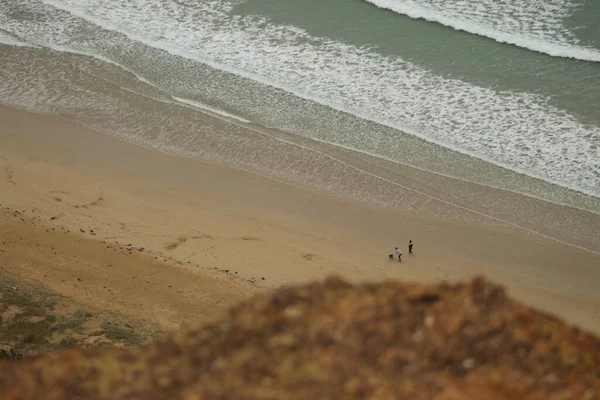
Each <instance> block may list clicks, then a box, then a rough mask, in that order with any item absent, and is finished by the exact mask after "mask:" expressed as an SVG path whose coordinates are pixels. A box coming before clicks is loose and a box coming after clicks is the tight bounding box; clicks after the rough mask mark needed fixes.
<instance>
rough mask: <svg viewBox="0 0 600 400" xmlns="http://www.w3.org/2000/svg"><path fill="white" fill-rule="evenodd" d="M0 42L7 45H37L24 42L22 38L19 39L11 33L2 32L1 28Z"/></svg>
mask: <svg viewBox="0 0 600 400" xmlns="http://www.w3.org/2000/svg"><path fill="white" fill-rule="evenodd" d="M0 43H1V44H6V45H9V46H18V47H33V48H35V47H37V46H34V45H32V44H30V43H26V42H24V41H22V40H19V39H18V38H16V37H14V36H12V35H9V34H7V33H5V32H2V31H1V30H0Z"/></svg>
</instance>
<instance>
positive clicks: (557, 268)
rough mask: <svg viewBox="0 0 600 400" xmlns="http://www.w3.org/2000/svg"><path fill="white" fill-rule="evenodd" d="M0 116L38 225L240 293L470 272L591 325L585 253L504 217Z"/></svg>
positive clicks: (13, 188) (10, 186)
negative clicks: (325, 189) (177, 267)
mask: <svg viewBox="0 0 600 400" xmlns="http://www.w3.org/2000/svg"><path fill="white" fill-rule="evenodd" d="M0 116H2V117H3V119H4V120H5V121H7V124H5V127H3V128H0V156H1V157H2V159H0V162H1V163H2V168H3V169H4V176H3V179H0V193H2V198H1V201H0V204H1V205H2V207H7V206H8V207H10V208H11V209H14V208H18V209H23V210H36V211H35V212H31V211H29V213H32V215H33V214H35V216H36V218H40V219H41V221H40V224H42V225H43V226H44V227H47V228H49V229H51V228H55V229H56V228H58V227H59V226H61V227H63V228H64V229H68V230H70V231H71V233H70V235H75V237H78V238H80V237H82V236H83V237H85V238H86V240H92V241H100V242H102V241H104V242H106V243H107V245H114V244H115V243H117V242H118V243H120V244H122V245H123V244H129V243H132V244H133V245H134V246H136V247H138V248H139V247H143V248H144V249H145V251H148V252H150V253H151V254H154V255H155V256H164V257H165V259H168V260H173V262H174V263H175V264H177V263H178V262H181V263H183V264H187V263H188V262H189V263H190V264H192V265H195V266H197V267H196V268H197V269H195V270H194V271H195V272H194V273H197V274H199V275H201V276H204V275H205V274H206V273H208V274H210V273H212V272H214V271H225V270H228V273H227V274H226V275H234V276H237V278H236V279H238V280H240V281H241V282H242V283H244V285H245V284H247V285H249V286H250V287H251V289H248V292H246V293H247V294H246V295H251V293H254V292H255V291H260V290H271V289H276V288H278V287H280V286H282V285H286V284H289V283H302V282H306V281H310V280H314V279H321V278H324V277H325V276H327V275H331V274H335V275H341V276H342V277H344V278H346V279H349V280H351V281H356V282H360V281H379V280H382V279H401V280H407V281H438V280H459V279H460V280H464V279H467V278H470V277H472V276H473V275H477V274H484V275H486V276H488V277H489V278H490V279H493V280H495V281H497V282H499V283H501V284H504V285H506V286H507V288H508V290H509V293H510V294H511V295H512V296H514V297H515V298H517V299H519V300H521V301H523V302H525V303H526V304H528V305H532V306H534V307H536V308H539V309H541V310H545V311H549V312H552V313H555V314H557V315H559V316H560V317H562V318H565V319H566V320H567V321H569V322H571V323H575V324H577V325H579V326H581V327H583V328H585V329H589V330H593V331H596V332H600V314H599V313H598V312H597V310H600V294H597V291H596V290H595V288H594V285H593V282H595V281H596V280H597V279H598V278H600V271H598V268H596V267H597V266H598V265H600V256H598V255H594V254H591V253H587V252H584V251H581V250H577V249H574V248H570V247H568V246H566V245H561V244H558V243H556V242H553V241H550V240H547V239H543V238H539V237H529V236H528V235H526V234H523V233H518V232H514V231H512V230H509V229H501V228H492V227H489V226H480V225H477V224H473V223H468V222H462V223H461V222H451V221H443V220H439V219H433V218H427V217H423V216H418V215H412V214H408V213H402V212H394V211H388V210H384V209H380V208H377V207H374V206H368V205H364V204H358V203H357V202H354V201H351V200H342V199H338V198H335V197H333V196H330V195H327V194H321V193H318V192H316V191H313V190H309V189H306V188H303V187H301V186H299V185H292V184H287V183H282V182H280V181H276V180H274V179H270V178H266V177H263V176H259V175H256V174H254V173H250V172H244V171H240V170H236V169H234V168H230V167H223V166H217V165H211V164H206V163H203V162H200V161H195V160H191V159H187V158H182V157H178V156H175V155H171V154H166V153H162V152H159V151H155V150H151V149H147V148H143V147H140V146H135V145H132V144H129V143H126V142H123V141H121V140H118V139H115V138H112V137H109V136H106V135H103V134H99V133H97V132H93V131H90V130H87V129H85V128H81V127H79V126H75V125H73V124H70V123H69V122H68V121H65V120H61V119H58V118H55V117H49V116H44V115H39V114H31V113H28V112H25V111H20V110H16V109H12V108H8V107H4V106H2V107H0ZM57 199H60V200H57ZM21 222H23V221H21ZM27 229H29V228H26V229H25V228H24V231H23V232H24V233H23V235H32V241H31V243H33V233H32V232H33V228H31V229H29V233H27V232H28V231H27ZM80 229H83V230H84V231H85V232H80ZM90 229H93V230H94V233H95V235H93V236H90V234H89V230H90ZM409 239H412V240H413V241H414V242H415V254H416V256H415V257H413V258H409V257H408V254H407V249H406V243H407V242H408V240H409ZM126 242H127V243H126ZM397 245H400V247H401V248H402V249H403V251H404V253H405V257H404V258H405V262H404V263H402V264H399V263H397V262H393V263H392V262H390V261H388V260H387V255H388V254H389V253H391V252H392V250H393V248H394V247H395V246H397ZM77 246H79V244H77V245H74V249H75V248H77ZM74 249H69V248H65V249H64V250H63V251H64V253H65V254H68V253H69V252H71V251H75V250H74ZM17 256H18V254H16V253H13V257H17ZM3 257H4V253H2V254H0V262H2V261H4V260H3ZM167 257H168V258H167ZM41 262H43V258H40V259H38V261H37V263H38V264H37V265H39V264H40V263H41ZM8 268H16V269H17V270H18V268H19V267H17V266H14V267H11V266H10V265H8ZM57 268H59V269H60V268H66V267H65V266H63V267H57ZM140 268H142V267H141V266H140ZM214 268H216V270H215V269H214ZM211 271H212V272H211ZM11 272H13V273H14V272H15V271H11ZM170 273H171V270H170V269H169V270H168V274H169V275H170ZM218 274H223V273H221V272H218ZM182 276H187V275H185V274H184V275H182ZM253 278H254V279H253ZM262 278H264V280H263V279H262ZM182 279H184V278H182ZM251 280H254V282H255V283H250V282H246V281H251ZM182 282H183V281H182ZM51 288H54V289H57V288H58V289H60V288H61V286H60V285H58V283H57V284H56V287H51ZM140 290H141V289H140ZM142 293H143V292H142ZM211 296H212V295H208V297H209V298H210V297H211ZM242 297H243V296H242ZM145 299H146V300H145V301H146V302H148V304H152V302H153V300H152V299H151V298H150V296H146V297H145ZM204 300H206V299H204ZM197 301H200V300H199V298H197ZM125 311H126V310H125Z"/></svg>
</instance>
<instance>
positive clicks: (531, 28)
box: [365, 0, 600, 62]
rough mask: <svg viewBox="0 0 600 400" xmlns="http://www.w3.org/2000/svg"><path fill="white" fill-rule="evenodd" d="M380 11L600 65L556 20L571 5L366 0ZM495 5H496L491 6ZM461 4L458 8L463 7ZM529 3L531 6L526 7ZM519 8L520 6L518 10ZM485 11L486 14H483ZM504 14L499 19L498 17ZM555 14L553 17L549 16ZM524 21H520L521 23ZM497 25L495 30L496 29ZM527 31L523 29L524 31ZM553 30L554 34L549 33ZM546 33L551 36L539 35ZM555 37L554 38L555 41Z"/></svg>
mask: <svg viewBox="0 0 600 400" xmlns="http://www.w3.org/2000/svg"><path fill="white" fill-rule="evenodd" d="M365 1H367V2H369V3H371V4H374V5H375V6H377V7H379V8H384V9H388V10H391V11H394V12H396V13H398V14H401V15H406V16H408V17H410V18H414V19H423V20H425V21H430V22H437V23H439V24H442V25H444V26H448V27H450V28H453V29H455V30H457V31H464V32H468V33H472V34H475V35H479V36H484V37H487V38H490V39H493V40H495V41H497V42H499V43H507V44H512V45H515V46H518V47H523V48H526V49H529V50H533V51H536V52H539V53H545V54H548V55H551V56H554V57H566V58H574V59H577V60H583V61H593V62H600V51H598V50H597V49H594V48H587V47H582V46H578V45H576V44H574V43H569V42H568V41H572V42H575V43H576V42H577V39H576V38H575V37H574V36H573V35H572V34H571V33H570V32H568V31H565V30H564V28H563V27H562V24H561V21H560V20H556V19H557V18H560V17H561V16H565V17H566V16H568V15H564V14H565V13H566V12H568V10H569V8H570V7H573V6H572V5H571V4H569V2H568V1H563V0H558V1H557V0H555V1H554V2H555V3H558V4H556V5H555V6H554V7H546V8H544V7H539V6H540V3H539V2H535V1H530V2H520V1H519V2H514V1H512V2H511V3H507V1H506V0H475V1H472V2H471V1H467V2H460V3H462V4H461V8H459V9H455V8H453V7H452V6H448V4H447V2H445V3H444V7H441V6H440V5H439V4H437V3H436V2H435V1H432V0H428V1H420V2H419V3H416V2H415V1H413V0H365ZM476 2H478V3H480V4H479V5H480V6H481V4H483V6H484V7H486V8H487V9H486V10H482V11H481V12H480V13H474V12H473V11H472V8H471V6H473V7H474V8H477V6H478V5H477V4H475V3H476ZM492 2H493V3H492ZM460 3H458V4H460ZM527 3H530V4H527ZM515 4H517V5H518V6H515ZM517 7H519V8H523V12H521V13H520V15H519V13H515V14H516V15H509V14H508V11H506V9H507V8H508V10H509V11H510V10H511V9H512V10H514V9H515V8H517ZM528 7H537V8H538V11H539V14H538V15H535V14H533V15H530V14H529V13H527V12H526V11H529V10H528ZM484 11H485V12H484ZM501 12H502V13H503V14H500V15H498V14H499V13H501ZM550 13H552V14H551V15H549V14H550ZM503 18H505V19H508V18H510V19H511V21H512V20H514V19H517V21H518V22H519V23H520V24H521V26H522V28H521V32H518V33H513V32H514V31H513V30H514V29H515V26H514V22H513V24H512V25H509V24H508V21H507V22H504V21H503V20H502V19H503ZM519 18H521V21H519ZM525 18H532V19H533V18H535V20H531V21H527V20H525ZM544 18H547V19H549V20H550V23H547V24H546V25H545V26H542V27H540V26H539V24H540V23H539V22H538V21H539V20H542V21H543V20H544ZM493 25H495V26H493ZM525 27H526V29H523V28H525ZM552 28H554V30H555V32H551V31H550V32H548V31H549V30H551V29H552ZM544 29H545V30H546V32H547V34H546V35H548V36H549V37H548V36H546V37H544V36H545V35H542V34H539V33H537V32H540V31H544ZM552 33H554V37H552Z"/></svg>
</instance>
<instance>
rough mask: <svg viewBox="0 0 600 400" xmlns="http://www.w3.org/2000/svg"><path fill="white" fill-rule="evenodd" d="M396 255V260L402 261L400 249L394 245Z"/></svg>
mask: <svg viewBox="0 0 600 400" xmlns="http://www.w3.org/2000/svg"><path fill="white" fill-rule="evenodd" d="M396 255H397V256H398V262H402V250H400V249H399V248H397V247H396Z"/></svg>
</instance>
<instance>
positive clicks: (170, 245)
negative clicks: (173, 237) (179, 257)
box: [165, 236, 188, 250]
mask: <svg viewBox="0 0 600 400" xmlns="http://www.w3.org/2000/svg"><path fill="white" fill-rule="evenodd" d="M187 240H188V238H187V237H185V236H180V237H178V238H177V241H175V242H170V243H167V245H166V246H165V249H167V250H175V249H176V248H178V247H179V246H181V245H182V244H183V243H185V242H187Z"/></svg>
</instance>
